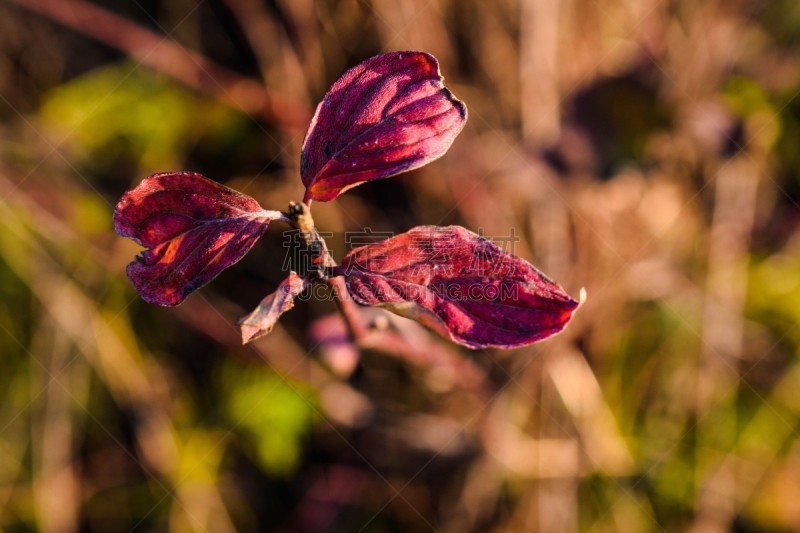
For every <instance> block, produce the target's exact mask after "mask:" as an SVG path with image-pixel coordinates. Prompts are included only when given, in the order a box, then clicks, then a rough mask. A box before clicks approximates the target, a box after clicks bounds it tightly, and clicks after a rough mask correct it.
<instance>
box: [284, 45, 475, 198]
mask: <svg viewBox="0 0 800 533" xmlns="http://www.w3.org/2000/svg"><path fill="white" fill-rule="evenodd" d="M466 119H467V108H466V106H465V105H464V104H463V103H462V102H461V101H459V100H457V99H456V98H455V97H454V96H453V95H452V93H451V92H450V91H449V90H448V89H447V88H445V86H444V81H443V78H442V76H441V75H440V74H439V64H438V63H437V62H436V58H434V57H433V56H431V55H429V54H425V53H422V52H391V53H388V54H383V55H379V56H375V57H373V58H370V59H367V60H366V61H364V62H363V63H361V64H359V65H356V66H355V67H353V68H351V69H350V70H348V71H347V72H345V73H344V75H343V76H342V77H341V78H339V79H338V80H337V81H336V83H334V84H333V86H332V87H331V89H330V91H328V94H326V95H325V98H324V99H323V100H322V102H320V104H319V105H318V106H317V111H316V113H315V115H314V118H313V119H312V120H311V126H310V127H309V129H308V133H306V138H305V141H304V143H303V152H302V157H301V162H300V172H301V175H302V178H303V184H305V186H306V195H305V201H306V202H308V201H310V200H317V201H320V202H327V201H329V200H333V199H334V198H336V197H337V196H339V194H341V193H342V192H344V191H345V190H347V189H349V188H350V187H354V186H356V185H358V184H360V183H364V182H365V181H371V180H376V179H381V178H388V177H389V176H393V175H395V174H399V173H400V172H405V171H407V170H411V169H414V168H418V167H421V166H423V165H425V164H427V163H429V162H431V161H433V160H434V159H436V158H438V157H440V156H442V155H443V154H444V153H445V152H446V151H447V149H448V148H450V145H451V144H452V142H453V140H454V139H455V137H456V135H458V133H459V132H460V131H461V128H462V127H463V126H464V122H465V121H466Z"/></svg>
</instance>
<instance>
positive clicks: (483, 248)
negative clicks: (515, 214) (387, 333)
mask: <svg viewBox="0 0 800 533" xmlns="http://www.w3.org/2000/svg"><path fill="white" fill-rule="evenodd" d="M334 273H335V274H337V275H344V276H345V279H346V283H347V290H348V292H349V293H350V295H351V296H352V297H353V299H354V300H356V301H357V302H358V303H360V304H362V305H370V306H381V307H385V308H387V309H388V310H390V311H393V312H395V313H397V314H399V315H402V316H406V317H409V318H413V319H415V320H418V321H420V322H422V323H424V324H426V325H428V326H429V327H432V328H433V329H435V330H437V331H439V332H440V333H442V334H443V335H445V336H447V337H449V338H450V339H452V340H453V341H455V342H457V343H459V344H463V345H465V346H468V347H470V348H484V347H488V346H497V347H503V348H512V347H515V346H522V345H525V344H530V343H532V342H535V341H537V340H541V339H544V338H546V337H549V336H550V335H553V334H554V333H558V332H559V331H561V330H562V329H563V328H564V327H565V326H566V324H567V322H569V320H570V318H572V313H573V312H574V311H575V309H576V308H577V307H578V302H576V301H575V300H574V299H572V298H571V297H569V296H568V295H567V294H566V293H565V292H564V290H563V289H562V288H561V287H560V286H559V285H558V284H556V283H554V282H553V281H551V280H550V279H548V278H547V277H546V276H545V275H544V274H542V273H541V272H539V271H538V270H537V269H536V268H534V267H533V266H532V265H531V264H530V263H528V262H526V261H524V260H522V259H520V258H518V257H515V256H513V255H511V254H508V253H506V252H504V251H503V250H501V249H500V248H499V247H497V246H496V245H495V244H494V243H492V242H491V241H489V240H487V239H485V238H483V237H481V236H479V235H476V234H474V233H472V232H470V231H468V230H466V229H464V228H462V227H460V226H448V227H444V228H442V227H437V226H419V227H416V228H414V229H412V230H411V231H409V232H407V233H403V234H400V235H397V236H395V237H392V238H390V239H387V240H385V241H383V242H380V243H377V244H371V245H367V246H362V247H360V248H356V249H355V250H353V251H351V252H350V253H349V254H347V256H346V257H345V258H344V260H343V261H342V264H341V265H340V266H339V267H337V268H336V269H335V271H334Z"/></svg>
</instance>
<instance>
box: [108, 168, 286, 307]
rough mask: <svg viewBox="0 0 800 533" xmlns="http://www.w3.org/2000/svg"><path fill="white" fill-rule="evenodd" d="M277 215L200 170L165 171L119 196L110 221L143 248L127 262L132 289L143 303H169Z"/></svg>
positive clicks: (234, 256)
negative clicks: (195, 171)
mask: <svg viewBox="0 0 800 533" xmlns="http://www.w3.org/2000/svg"><path fill="white" fill-rule="evenodd" d="M282 216H283V215H282V214H281V213H280V212H278V211H266V210H264V209H262V208H261V206H260V205H258V202H256V201H255V200H254V199H253V198H251V197H249V196H247V195H245V194H242V193H239V192H237V191H234V190H233V189H230V188H228V187H225V186H223V185H220V184H219V183H216V182H214V181H211V180H210V179H208V178H206V177H205V176H202V175H201V174H197V173H194V172H165V173H161V174H153V175H151V176H148V177H147V178H145V179H144V180H143V181H142V182H141V183H140V184H139V185H138V186H136V187H135V188H134V189H132V190H130V191H128V192H127V193H125V194H124V195H123V196H122V199H121V200H120V201H119V203H118V204H117V208H116V210H115V211H114V226H115V228H116V230H117V233H119V234H120V235H122V236H123V237H128V238H130V239H133V240H134V241H136V242H137V243H139V244H141V245H142V246H144V247H145V248H147V249H146V250H144V251H143V252H142V253H141V254H139V255H138V256H137V257H136V259H134V261H133V262H131V263H130V264H129V265H128V270H127V271H128V277H130V279H131V281H132V282H133V285H134V287H135V288H136V290H137V291H138V292H139V294H140V295H141V297H142V298H143V299H144V300H145V301H147V302H149V303H154V304H158V305H165V306H167V305H178V304H179V303H181V302H182V301H183V300H184V299H185V298H186V297H187V296H188V295H189V294H190V293H191V292H192V291H194V290H196V289H198V288H200V287H202V286H203V285H205V284H206V283H208V282H209V281H211V280H212V279H213V278H214V277H216V276H217V275H218V274H219V273H220V272H221V271H222V270H224V269H225V268H227V267H229V266H231V265H233V264H234V263H236V262H237V261H239V260H240V259H241V258H242V257H243V256H244V254H246V253H247V252H248V251H249V250H250V248H252V247H253V245H254V244H255V243H256V241H257V240H258V239H259V237H261V235H262V234H263V233H264V231H266V229H267V226H268V225H269V222H270V221H271V220H274V219H276V218H282Z"/></svg>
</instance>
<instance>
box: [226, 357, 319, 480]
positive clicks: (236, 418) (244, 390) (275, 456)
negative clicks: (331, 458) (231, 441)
mask: <svg viewBox="0 0 800 533" xmlns="http://www.w3.org/2000/svg"><path fill="white" fill-rule="evenodd" d="M222 375H223V381H222V389H223V390H224V391H225V396H224V398H225V400H224V401H225V405H224V410H225V414H226V416H227V417H228V419H229V420H230V422H231V427H232V429H233V430H234V431H236V432H237V433H242V434H244V435H246V436H247V437H248V439H249V441H250V443H249V446H247V447H246V448H247V449H248V451H249V452H250V453H251V455H252V459H253V460H254V461H255V462H256V463H257V464H259V465H260V466H261V467H262V468H263V469H264V471H266V472H268V473H270V474H272V475H276V476H287V475H290V474H291V473H293V472H294V471H295V469H296V468H297V467H298V465H299V462H300V457H301V454H302V450H303V445H304V442H305V440H306V439H307V438H308V436H309V434H310V432H311V430H312V428H313V426H314V423H315V421H316V420H317V418H318V416H319V413H320V408H319V405H318V403H317V400H316V398H315V395H314V393H313V391H312V390H311V389H309V388H308V387H307V386H305V385H303V384H301V383H296V382H293V381H290V380H288V379H287V378H282V377H281V376H279V375H277V374H275V373H273V372H270V371H269V370H266V369H263V368H257V367H254V368H248V367H242V366H237V365H236V364H235V363H226V365H225V367H224V370H223V373H222Z"/></svg>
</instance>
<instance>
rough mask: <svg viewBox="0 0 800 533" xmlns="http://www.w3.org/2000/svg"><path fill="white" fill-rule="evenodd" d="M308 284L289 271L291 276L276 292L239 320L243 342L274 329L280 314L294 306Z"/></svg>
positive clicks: (245, 342)
mask: <svg viewBox="0 0 800 533" xmlns="http://www.w3.org/2000/svg"><path fill="white" fill-rule="evenodd" d="M307 285H308V283H307V282H306V281H305V280H304V279H303V278H301V277H300V276H298V275H297V274H296V273H295V272H289V277H287V278H286V279H285V280H283V281H282V282H281V284H280V285H279V286H278V288H277V289H276V290H275V292H273V293H272V294H270V295H268V296H267V297H266V298H264V299H263V300H261V303H259V304H258V307H256V308H255V309H254V310H253V311H252V312H251V313H250V314H249V315H247V316H246V317H244V318H242V319H241V320H239V328H240V329H241V331H242V344H247V343H248V342H250V341H253V340H256V339H257V338H259V337H263V336H264V335H266V334H267V333H269V332H270V331H272V328H273V327H274V326H275V323H276V322H277V321H278V319H279V318H280V316H281V315H282V314H283V313H285V312H286V311H288V310H289V309H291V308H292V307H294V299H295V298H296V297H297V296H298V295H299V294H300V293H301V292H303V290H304V289H305V288H306V286H307Z"/></svg>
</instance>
